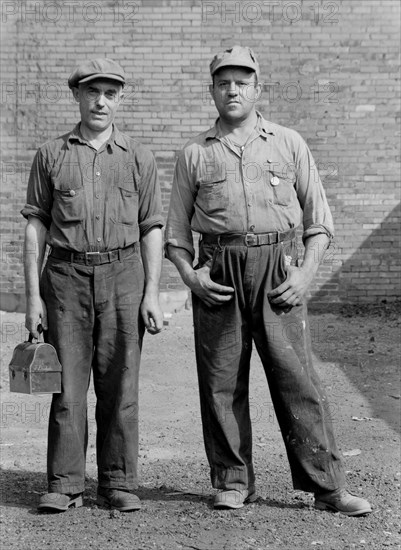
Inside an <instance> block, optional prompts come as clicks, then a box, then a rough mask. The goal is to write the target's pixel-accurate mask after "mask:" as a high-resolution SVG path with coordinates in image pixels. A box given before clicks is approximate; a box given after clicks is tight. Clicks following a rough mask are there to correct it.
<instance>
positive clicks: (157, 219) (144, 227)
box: [139, 216, 164, 237]
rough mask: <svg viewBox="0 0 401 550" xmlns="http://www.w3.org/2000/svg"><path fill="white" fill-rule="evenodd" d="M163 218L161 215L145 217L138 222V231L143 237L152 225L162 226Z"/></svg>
mask: <svg viewBox="0 0 401 550" xmlns="http://www.w3.org/2000/svg"><path fill="white" fill-rule="evenodd" d="M163 225H164V223H163V219H162V217H161V216H153V217H152V218H147V219H146V220H143V221H142V222H140V224H139V233H140V236H141V237H143V236H144V235H145V234H146V233H147V232H148V231H149V230H150V229H152V227H156V226H157V227H163Z"/></svg>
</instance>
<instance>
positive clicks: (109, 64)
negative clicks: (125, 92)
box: [68, 57, 125, 88]
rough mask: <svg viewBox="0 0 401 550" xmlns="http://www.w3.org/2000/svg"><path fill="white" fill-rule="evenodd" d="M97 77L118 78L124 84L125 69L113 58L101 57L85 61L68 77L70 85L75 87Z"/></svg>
mask: <svg viewBox="0 0 401 550" xmlns="http://www.w3.org/2000/svg"><path fill="white" fill-rule="evenodd" d="M96 78H108V79H109V80H116V81H117V82H119V83H120V84H122V85H123V86H124V84H125V73H124V69H123V68H122V67H121V66H120V65H119V64H118V63H116V62H115V61H113V60H112V59H108V58H107V57H105V58H99V59H91V60H89V61H85V62H84V63H82V64H81V65H78V67H77V68H76V69H75V70H74V71H73V72H72V73H71V75H70V77H69V79H68V86H69V87H70V88H75V87H77V86H78V84H82V83H83V82H89V81H90V80H95V79H96Z"/></svg>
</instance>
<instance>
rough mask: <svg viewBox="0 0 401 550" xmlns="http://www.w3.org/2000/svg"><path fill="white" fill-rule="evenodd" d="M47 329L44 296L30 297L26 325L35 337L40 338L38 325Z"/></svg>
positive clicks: (27, 305) (27, 304)
mask: <svg viewBox="0 0 401 550" xmlns="http://www.w3.org/2000/svg"><path fill="white" fill-rule="evenodd" d="M39 325H42V329H43V330H47V328H48V325H47V310H46V305H45V303H44V301H43V300H42V298H41V297H40V296H38V297H37V298H29V299H27V303H26V314H25V327H26V329H27V330H28V331H29V332H30V334H32V336H33V337H34V338H39V331H38V326H39Z"/></svg>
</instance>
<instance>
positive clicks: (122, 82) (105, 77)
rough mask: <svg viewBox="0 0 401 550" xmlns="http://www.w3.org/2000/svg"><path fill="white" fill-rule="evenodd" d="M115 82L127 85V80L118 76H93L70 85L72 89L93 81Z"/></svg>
mask: <svg viewBox="0 0 401 550" xmlns="http://www.w3.org/2000/svg"><path fill="white" fill-rule="evenodd" d="M100 79H102V80H103V79H104V80H114V81H115V82H118V83H119V84H125V79H124V78H123V77H122V76H118V75H116V74H108V73H107V74H104V73H102V74H91V75H89V76H87V77H85V78H82V79H81V80H76V81H74V82H71V83H70V87H72V88H74V87H76V86H78V84H84V83H85V82H90V81H91V80H100Z"/></svg>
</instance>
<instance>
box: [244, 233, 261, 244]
mask: <svg viewBox="0 0 401 550" xmlns="http://www.w3.org/2000/svg"><path fill="white" fill-rule="evenodd" d="M245 243H246V246H257V244H258V236H257V235H255V234H254V233H247V234H246V235H245Z"/></svg>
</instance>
